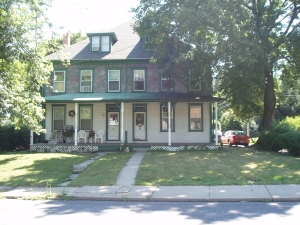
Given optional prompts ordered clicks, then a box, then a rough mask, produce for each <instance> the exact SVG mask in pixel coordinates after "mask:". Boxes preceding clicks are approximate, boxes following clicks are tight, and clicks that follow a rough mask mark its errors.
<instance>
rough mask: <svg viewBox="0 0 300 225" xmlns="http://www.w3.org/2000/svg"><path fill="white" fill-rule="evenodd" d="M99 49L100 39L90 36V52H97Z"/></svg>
mask: <svg viewBox="0 0 300 225" xmlns="http://www.w3.org/2000/svg"><path fill="white" fill-rule="evenodd" d="M99 47H100V37H99V36H92V51H99Z"/></svg>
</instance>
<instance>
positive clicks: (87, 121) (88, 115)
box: [79, 105, 93, 130]
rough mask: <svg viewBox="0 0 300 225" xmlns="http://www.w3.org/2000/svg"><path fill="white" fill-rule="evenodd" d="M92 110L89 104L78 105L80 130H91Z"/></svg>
mask: <svg viewBox="0 0 300 225" xmlns="http://www.w3.org/2000/svg"><path fill="white" fill-rule="evenodd" d="M92 111H93V107H92V106H91V105H82V106H79V112H80V115H79V127H80V130H93V123H92V116H93V115H92Z"/></svg>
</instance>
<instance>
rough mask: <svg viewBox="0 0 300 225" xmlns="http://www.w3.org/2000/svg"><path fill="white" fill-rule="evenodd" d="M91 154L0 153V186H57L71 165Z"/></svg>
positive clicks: (89, 156) (63, 179) (70, 168)
mask: <svg viewBox="0 0 300 225" xmlns="http://www.w3.org/2000/svg"><path fill="white" fill-rule="evenodd" d="M92 156H93V155H92V154H86V155H78V154H63V153H34V154H32V153H27V152H26V153H10V154H2V155H0V186H11V187H17V186H19V187H20V186H29V187H48V186H57V185H58V184H60V183H62V182H64V181H65V180H66V179H67V178H68V176H70V174H72V171H73V165H76V164H79V163H81V162H83V161H86V160H88V159H90V158H91V157H92Z"/></svg>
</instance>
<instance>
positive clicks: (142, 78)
mask: <svg viewBox="0 0 300 225" xmlns="http://www.w3.org/2000/svg"><path fill="white" fill-rule="evenodd" d="M141 82H143V85H142V86H143V87H142V89H138V88H137V86H139V85H138V83H141ZM133 91H146V71H145V70H144V69H134V70H133Z"/></svg>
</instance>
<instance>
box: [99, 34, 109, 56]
mask: <svg viewBox="0 0 300 225" xmlns="http://www.w3.org/2000/svg"><path fill="white" fill-rule="evenodd" d="M101 51H102V52H109V51H110V40H109V36H101Z"/></svg>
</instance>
